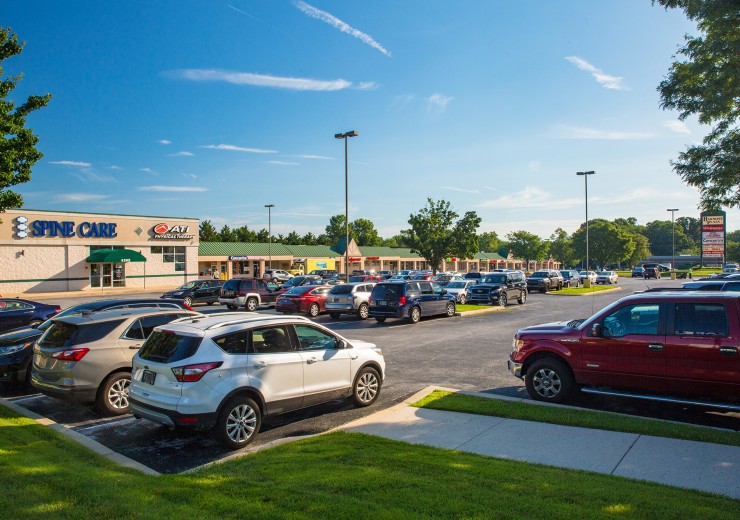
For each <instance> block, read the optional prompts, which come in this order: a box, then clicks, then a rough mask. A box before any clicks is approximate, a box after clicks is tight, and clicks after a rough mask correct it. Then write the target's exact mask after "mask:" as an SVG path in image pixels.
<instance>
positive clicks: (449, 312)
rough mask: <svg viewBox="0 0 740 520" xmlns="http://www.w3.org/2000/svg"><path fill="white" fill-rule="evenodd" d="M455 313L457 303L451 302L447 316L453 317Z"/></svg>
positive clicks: (448, 305)
mask: <svg viewBox="0 0 740 520" xmlns="http://www.w3.org/2000/svg"><path fill="white" fill-rule="evenodd" d="M454 315H455V303H454V302H450V303H448V304H447V317H448V318H452V317H453V316H454Z"/></svg>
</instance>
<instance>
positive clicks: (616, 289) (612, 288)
mask: <svg viewBox="0 0 740 520" xmlns="http://www.w3.org/2000/svg"><path fill="white" fill-rule="evenodd" d="M621 290H622V288H621V287H610V288H609V289H604V290H603V291H591V292H587V293H582V294H563V293H561V292H559V291H558V292H553V291H548V292H546V293H545V296H593V295H594V294H608V293H610V292H615V291H621Z"/></svg>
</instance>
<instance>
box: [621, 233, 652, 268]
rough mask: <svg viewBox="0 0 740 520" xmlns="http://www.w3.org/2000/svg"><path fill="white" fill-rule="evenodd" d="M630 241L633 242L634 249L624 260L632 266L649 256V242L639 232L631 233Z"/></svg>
mask: <svg viewBox="0 0 740 520" xmlns="http://www.w3.org/2000/svg"><path fill="white" fill-rule="evenodd" d="M632 241H633V242H634V243H635V249H634V250H633V251H632V253H631V254H630V255H628V256H627V257H626V258H625V259H624V260H625V261H626V262H627V263H628V264H629V265H630V266H632V267H634V266H636V265H637V264H638V263H640V262H641V261H642V260H645V259H647V257H649V256H650V254H651V253H650V242H649V241H648V239H647V237H646V236H645V235H643V234H641V233H632Z"/></svg>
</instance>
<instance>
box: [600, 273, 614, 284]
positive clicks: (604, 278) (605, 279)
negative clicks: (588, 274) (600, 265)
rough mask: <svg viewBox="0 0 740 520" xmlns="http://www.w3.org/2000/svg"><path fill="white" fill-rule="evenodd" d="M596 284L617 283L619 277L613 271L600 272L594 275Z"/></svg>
mask: <svg viewBox="0 0 740 520" xmlns="http://www.w3.org/2000/svg"><path fill="white" fill-rule="evenodd" d="M596 283H603V284H607V283H608V284H612V283H619V276H618V275H617V273H615V272H614V271H601V272H600V273H599V274H597V275H596Z"/></svg>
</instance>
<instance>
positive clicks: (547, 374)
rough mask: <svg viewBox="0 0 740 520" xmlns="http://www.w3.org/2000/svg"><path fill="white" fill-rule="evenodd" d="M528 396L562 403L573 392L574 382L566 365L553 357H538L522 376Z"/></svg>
mask: <svg viewBox="0 0 740 520" xmlns="http://www.w3.org/2000/svg"><path fill="white" fill-rule="evenodd" d="M524 383H525V385H526V387H527V393H528V394H529V397H531V398H532V399H534V400H535V401H543V402H546V403H562V402H565V401H566V400H568V399H569V398H570V396H571V394H572V393H573V389H574V382H573V375H572V374H571V371H570V369H569V368H568V366H567V365H566V364H565V363H563V362H562V361H560V360H559V359H557V358H554V357H545V358H541V359H538V360H537V361H535V362H534V363H532V366H530V367H529V369H527V374H526V376H525V377H524Z"/></svg>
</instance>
